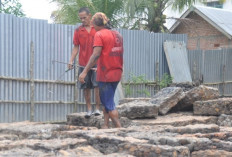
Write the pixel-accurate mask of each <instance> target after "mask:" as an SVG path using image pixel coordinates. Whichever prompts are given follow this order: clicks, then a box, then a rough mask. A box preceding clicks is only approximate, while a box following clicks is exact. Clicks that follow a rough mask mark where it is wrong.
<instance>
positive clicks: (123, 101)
mask: <svg viewBox="0 0 232 157" xmlns="http://www.w3.org/2000/svg"><path fill="white" fill-rule="evenodd" d="M135 100H137V101H138V100H139V101H141V100H142V101H149V100H151V98H124V99H121V100H119V105H121V104H125V103H129V102H132V101H135Z"/></svg>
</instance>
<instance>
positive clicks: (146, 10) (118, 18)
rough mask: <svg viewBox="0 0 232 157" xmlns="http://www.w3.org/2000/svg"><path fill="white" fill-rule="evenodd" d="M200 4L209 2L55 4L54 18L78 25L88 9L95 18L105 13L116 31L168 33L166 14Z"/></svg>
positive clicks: (69, 0) (62, 0)
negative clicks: (56, 7) (141, 30)
mask: <svg viewBox="0 0 232 157" xmlns="http://www.w3.org/2000/svg"><path fill="white" fill-rule="evenodd" d="M197 1H199V2H204V1H205V0H52V2H56V3H57V4H58V6H59V9H58V10H56V11H54V12H53V14H52V17H53V19H54V21H55V23H63V24H76V23H77V22H80V20H79V18H78V10H79V8H81V7H84V6H87V7H89V8H90V10H91V12H92V14H94V13H96V12H99V11H100V12H104V13H105V14H106V15H107V16H108V17H109V19H110V20H111V22H112V24H113V26H114V27H121V28H127V29H143V30H144V29H145V30H149V31H151V32H166V31H167V29H166V27H165V26H164V24H165V22H166V16H165V15H164V11H165V10H166V9H167V8H168V7H172V8H173V9H174V10H179V11H181V10H182V9H183V8H184V7H185V6H191V5H192V4H195V3H196V2H197Z"/></svg>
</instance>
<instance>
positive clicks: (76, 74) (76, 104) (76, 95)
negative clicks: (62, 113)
mask: <svg viewBox="0 0 232 157" xmlns="http://www.w3.org/2000/svg"><path fill="white" fill-rule="evenodd" d="M77 58H78V57H76V59H75V63H76V64H78V61H77ZM77 81H78V67H76V68H75V70H74V82H75V85H74V112H77V106H78V102H79V101H78V99H79V98H78V94H79V93H78V88H77Z"/></svg>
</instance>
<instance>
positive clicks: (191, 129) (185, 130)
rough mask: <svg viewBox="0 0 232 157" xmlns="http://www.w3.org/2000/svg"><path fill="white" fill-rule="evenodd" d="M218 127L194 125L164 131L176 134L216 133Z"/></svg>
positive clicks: (213, 125) (214, 125)
mask: <svg viewBox="0 0 232 157" xmlns="http://www.w3.org/2000/svg"><path fill="white" fill-rule="evenodd" d="M219 130H220V128H219V126H218V125H216V124H195V125H187V126H181V127H169V128H166V129H165V131H167V132H172V133H178V134H194V133H212V132H218V131H219Z"/></svg>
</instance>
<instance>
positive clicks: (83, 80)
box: [79, 72, 87, 83]
mask: <svg viewBox="0 0 232 157" xmlns="http://www.w3.org/2000/svg"><path fill="white" fill-rule="evenodd" d="M86 75H87V73H85V72H82V73H81V74H80V75H79V81H80V82H81V83H85V77H86Z"/></svg>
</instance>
